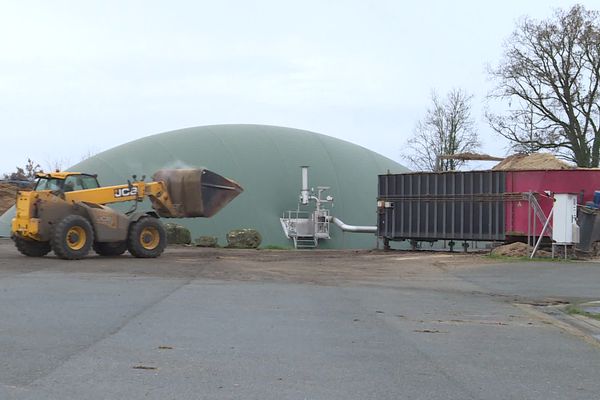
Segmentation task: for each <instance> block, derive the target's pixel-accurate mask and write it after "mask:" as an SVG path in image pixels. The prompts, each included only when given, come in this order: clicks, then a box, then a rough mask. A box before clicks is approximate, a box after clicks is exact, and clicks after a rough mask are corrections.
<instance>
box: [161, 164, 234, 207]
mask: <svg viewBox="0 0 600 400" xmlns="http://www.w3.org/2000/svg"><path fill="white" fill-rule="evenodd" d="M152 179H153V180H154V181H156V182H158V181H163V182H164V183H165V185H166V187H167V191H168V194H169V198H170V199H171V202H172V203H173V207H172V208H169V207H165V206H164V205H162V204H160V203H158V204H157V202H155V201H154V200H153V201H152V203H153V204H152V206H153V208H154V209H155V210H156V211H157V212H158V215H160V216H161V217H165V218H186V217H207V218H208V217H212V216H213V215H215V214H216V213H217V212H219V210H221V209H222V208H223V207H225V206H226V205H227V204H228V203H229V202H230V201H231V200H233V199H234V198H235V197H237V196H238V195H239V194H240V193H241V192H243V190H244V189H242V187H241V186H240V185H239V184H238V183H237V182H235V181H232V180H231V179H227V178H225V177H223V176H221V175H219V174H215V173H214V172H212V171H209V170H207V169H161V170H159V171H157V172H155V173H154V175H152Z"/></svg>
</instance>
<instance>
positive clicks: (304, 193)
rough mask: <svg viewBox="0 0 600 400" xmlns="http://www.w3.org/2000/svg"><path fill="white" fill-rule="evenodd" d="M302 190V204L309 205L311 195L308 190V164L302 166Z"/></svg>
mask: <svg viewBox="0 0 600 400" xmlns="http://www.w3.org/2000/svg"><path fill="white" fill-rule="evenodd" d="M300 168H302V191H301V192H300V200H301V202H302V204H304V205H307V204H308V200H309V197H310V191H309V190H308V166H304V165H303V166H302V167H300Z"/></svg>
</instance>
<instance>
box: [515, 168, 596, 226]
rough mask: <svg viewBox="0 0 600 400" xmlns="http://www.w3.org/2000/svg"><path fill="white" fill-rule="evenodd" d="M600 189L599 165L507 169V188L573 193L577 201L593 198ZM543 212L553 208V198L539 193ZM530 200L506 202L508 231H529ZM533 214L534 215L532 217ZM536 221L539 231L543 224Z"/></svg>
mask: <svg viewBox="0 0 600 400" xmlns="http://www.w3.org/2000/svg"><path fill="white" fill-rule="evenodd" d="M595 190H600V169H577V170H553V171H506V191H507V192H521V193H522V192H529V191H531V192H537V193H544V191H550V192H553V193H574V194H577V195H579V198H578V203H579V204H585V202H587V201H592V199H593V197H594V191H595ZM538 201H539V203H540V206H541V207H542V209H543V210H544V214H546V215H548V214H549V213H550V210H551V209H552V200H551V199H549V198H544V197H543V196H539V197H538ZM527 206H528V204H527V201H526V200H524V201H520V202H517V201H515V202H507V203H506V227H505V228H506V235H507V236H512V235H517V236H518V235H521V236H526V235H527V215H528V211H527V209H528V207H527ZM532 214H533V213H532ZM532 218H533V217H532ZM540 225H541V224H540V223H539V222H537V223H536V235H539V234H540V233H541V231H542V226H540Z"/></svg>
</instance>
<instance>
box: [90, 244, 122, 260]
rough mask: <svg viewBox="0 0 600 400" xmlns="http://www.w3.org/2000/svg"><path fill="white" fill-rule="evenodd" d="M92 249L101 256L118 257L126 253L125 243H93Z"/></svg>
mask: <svg viewBox="0 0 600 400" xmlns="http://www.w3.org/2000/svg"><path fill="white" fill-rule="evenodd" d="M92 247H93V248H94V251H95V252H96V253H98V255H101V256H107V257H110V256H120V255H121V254H123V253H125V251H127V242H126V241H125V242H94V245H93V246H92Z"/></svg>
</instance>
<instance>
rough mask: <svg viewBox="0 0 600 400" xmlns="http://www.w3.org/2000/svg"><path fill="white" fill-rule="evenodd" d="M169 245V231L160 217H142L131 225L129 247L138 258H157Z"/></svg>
mask: <svg viewBox="0 0 600 400" xmlns="http://www.w3.org/2000/svg"><path fill="white" fill-rule="evenodd" d="M165 247H167V232H166V231H165V228H164V226H163V224H161V223H160V221H159V220H158V218H154V217H142V218H140V219H139V220H137V221H136V222H134V223H132V224H131V226H130V227H129V236H128V238H127V249H128V250H129V252H130V253H131V254H132V255H133V256H134V257H138V258H155V257H158V256H160V255H161V254H162V252H163V251H164V250H165Z"/></svg>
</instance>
